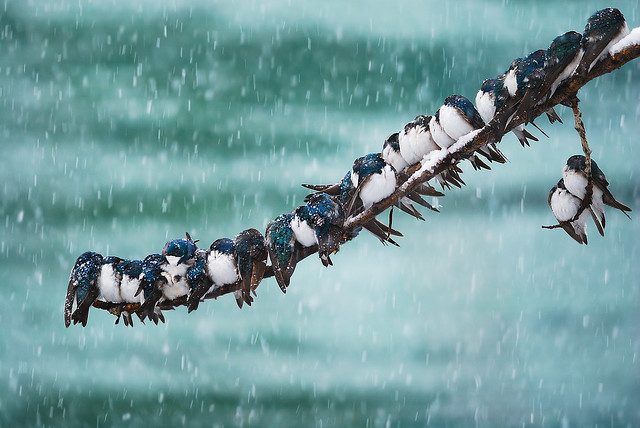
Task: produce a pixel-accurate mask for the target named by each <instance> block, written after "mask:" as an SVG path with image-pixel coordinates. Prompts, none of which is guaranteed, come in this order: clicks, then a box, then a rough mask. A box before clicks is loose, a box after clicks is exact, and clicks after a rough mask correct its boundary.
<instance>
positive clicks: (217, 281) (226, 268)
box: [194, 238, 243, 308]
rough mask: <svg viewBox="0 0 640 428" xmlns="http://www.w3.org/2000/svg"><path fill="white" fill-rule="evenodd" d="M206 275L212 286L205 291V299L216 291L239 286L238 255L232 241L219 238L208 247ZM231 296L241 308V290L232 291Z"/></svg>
mask: <svg viewBox="0 0 640 428" xmlns="http://www.w3.org/2000/svg"><path fill="white" fill-rule="evenodd" d="M207 273H208V275H209V278H211V281H212V282H213V285H212V286H211V287H210V288H209V290H205V291H206V293H205V295H204V296H205V297H207V295H210V294H213V293H214V292H215V291H216V290H217V289H220V288H223V287H225V286H226V287H231V286H233V285H235V284H239V281H240V274H239V272H238V255H237V253H236V243H235V242H234V241H233V239H230V238H220V239H216V240H215V241H213V243H212V244H211V246H210V247H209V256H208V258H207ZM233 294H234V297H235V298H236V303H237V304H238V307H240V308H242V303H243V299H242V290H239V289H238V290H234V292H233ZM194 297H195V296H194Z"/></svg>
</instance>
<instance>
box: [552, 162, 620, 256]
mask: <svg viewBox="0 0 640 428" xmlns="http://www.w3.org/2000/svg"><path fill="white" fill-rule="evenodd" d="M586 169H587V159H586V157H585V156H583V155H573V156H571V157H570V158H569V159H567V163H566V165H564V167H563V168H562V178H561V179H560V181H558V184H556V185H555V186H553V188H552V189H551V190H550V191H549V199H548V202H549V207H550V208H551V211H553V215H554V216H555V217H556V219H557V220H558V226H560V227H562V228H563V229H564V230H565V232H567V233H568V234H569V236H571V237H572V238H573V239H575V240H576V241H577V242H578V243H579V244H585V245H586V244H587V243H588V242H587V222H588V220H589V216H591V218H592V219H593V222H594V224H595V225H596V228H597V229H598V232H599V233H600V235H602V236H604V228H605V226H606V221H605V217H604V206H605V205H608V206H610V207H613V208H616V209H618V210H620V211H621V212H622V213H623V214H624V215H626V216H627V217H629V214H628V212H631V208H629V207H628V206H626V205H625V204H623V203H622V202H619V201H617V200H616V198H614V197H613V194H611V191H610V190H609V189H608V187H609V182H608V181H607V177H605V175H604V172H602V170H601V169H600V167H599V166H598V164H597V163H596V161H594V160H593V159H591V174H590V176H589V174H587V172H586ZM590 181H591V184H589V182H590ZM589 185H590V186H591V191H590V192H589V191H588V187H589ZM629 218H631V217H629ZM553 227H555V226H551V227H549V226H546V228H553Z"/></svg>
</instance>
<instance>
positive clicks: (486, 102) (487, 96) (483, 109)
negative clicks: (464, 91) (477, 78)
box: [476, 89, 496, 123]
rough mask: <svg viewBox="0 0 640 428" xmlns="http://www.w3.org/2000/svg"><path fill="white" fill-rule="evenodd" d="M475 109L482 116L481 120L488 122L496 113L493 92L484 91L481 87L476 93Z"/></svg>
mask: <svg viewBox="0 0 640 428" xmlns="http://www.w3.org/2000/svg"><path fill="white" fill-rule="evenodd" d="M476 109H478V113H480V116H482V120H484V121H485V122H487V123H489V122H491V119H493V116H495V115H496V97H495V95H494V93H493V92H484V91H483V90H482V89H481V90H479V91H478V93H477V94H476Z"/></svg>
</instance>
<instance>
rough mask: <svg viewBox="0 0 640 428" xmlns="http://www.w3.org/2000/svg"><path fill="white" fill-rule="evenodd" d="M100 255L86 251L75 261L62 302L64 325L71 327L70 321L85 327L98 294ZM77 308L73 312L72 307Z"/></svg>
mask: <svg viewBox="0 0 640 428" xmlns="http://www.w3.org/2000/svg"><path fill="white" fill-rule="evenodd" d="M102 259H103V257H102V255H100V254H98V253H95V252H92V251H87V252H85V253H82V254H81V255H80V257H78V258H77V259H76V262H75V264H74V265H73V268H72V269H71V274H70V275H69V285H68V287H67V294H66V298H65V302H64V324H65V326H66V327H69V326H70V325H71V321H72V320H73V323H74V324H76V323H78V322H80V323H82V326H83V327H84V326H86V325H87V317H88V313H89V308H90V307H91V305H92V304H93V302H94V301H95V299H96V298H97V297H98V294H99V293H100V292H99V290H98V276H99V275H100V269H101V267H102ZM74 305H75V306H77V309H76V311H75V312H73V316H72V311H73V307H74Z"/></svg>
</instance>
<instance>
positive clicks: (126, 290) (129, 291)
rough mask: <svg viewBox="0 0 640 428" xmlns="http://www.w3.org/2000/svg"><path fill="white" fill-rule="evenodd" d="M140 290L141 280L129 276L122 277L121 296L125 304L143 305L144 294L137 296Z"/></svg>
mask: <svg viewBox="0 0 640 428" xmlns="http://www.w3.org/2000/svg"><path fill="white" fill-rule="evenodd" d="M138 288H140V280H139V279H138V278H133V277H130V276H129V275H126V274H125V275H122V281H121V282H120V296H121V298H122V301H123V302H127V303H143V302H144V293H140V294H138V295H137V296H136V295H135V294H136V292H137V291H138Z"/></svg>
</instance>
